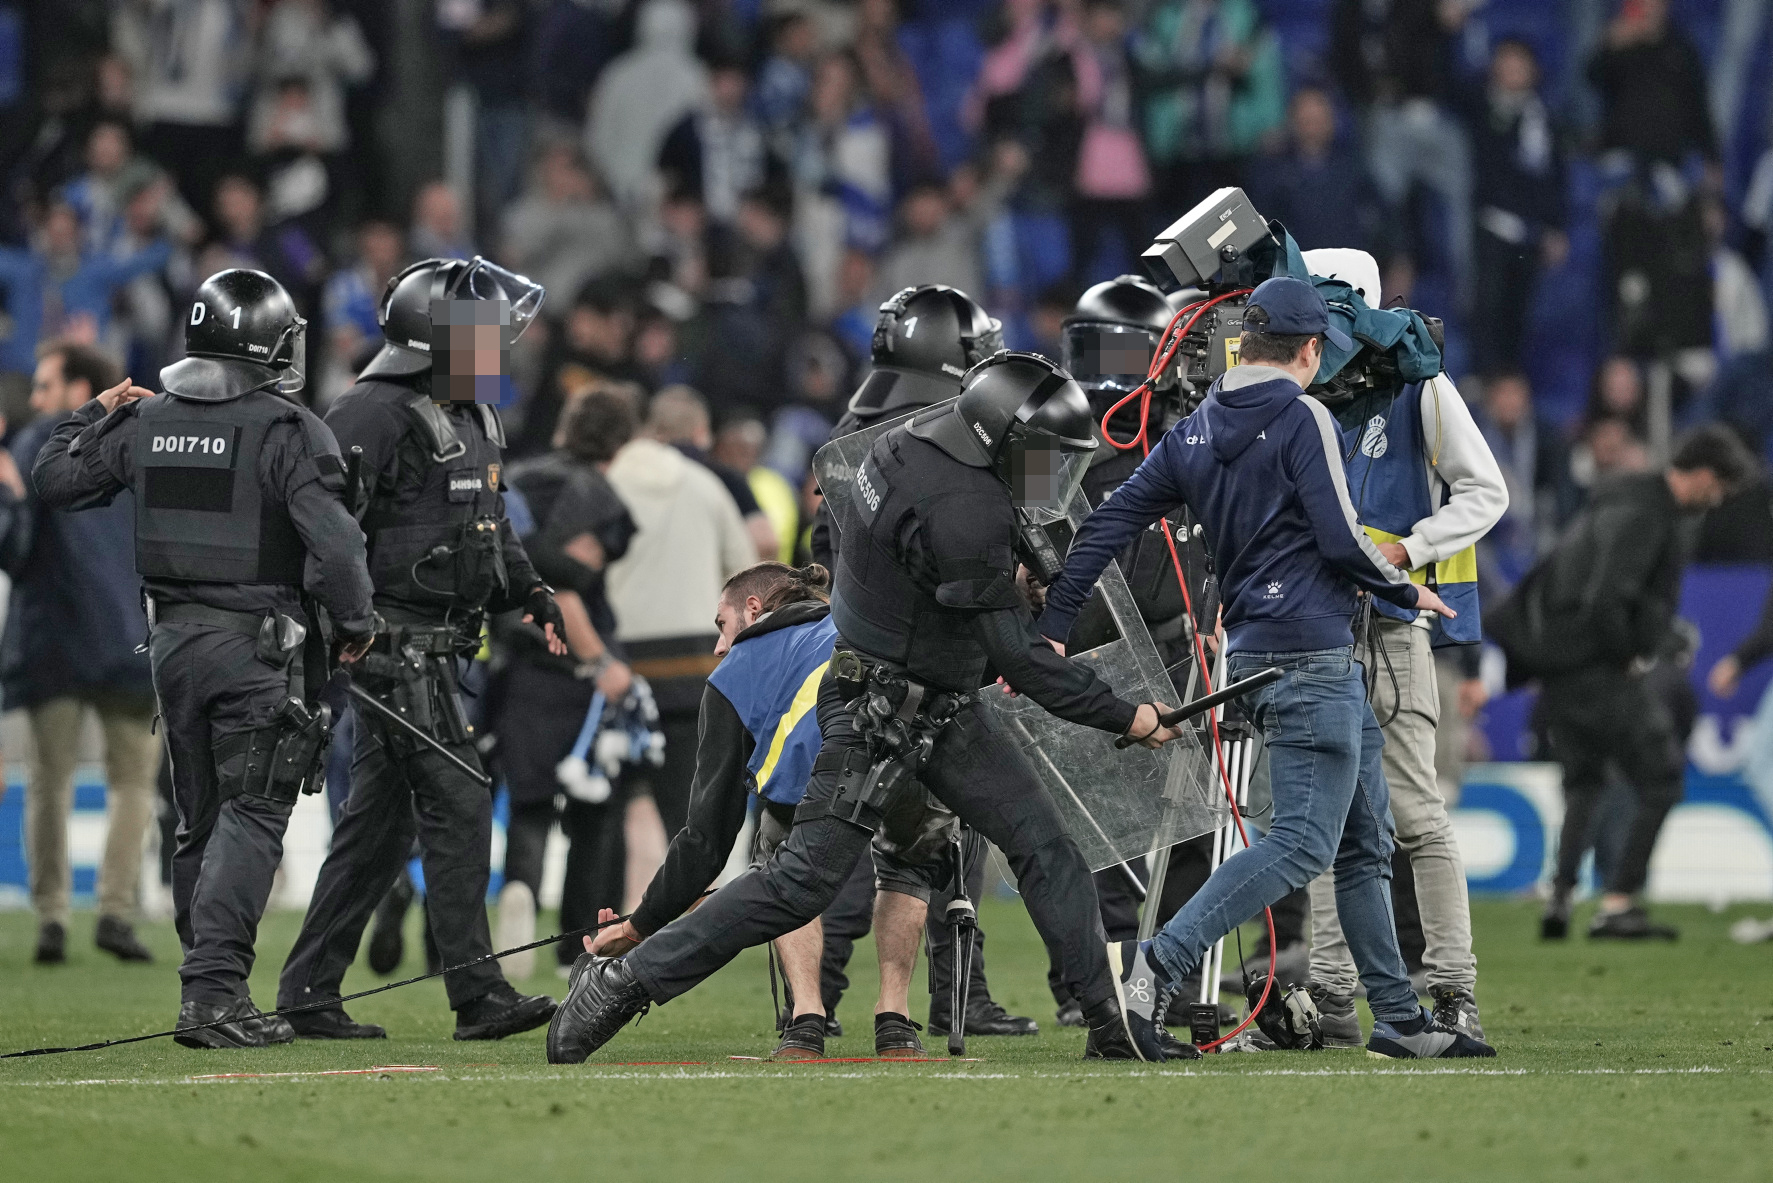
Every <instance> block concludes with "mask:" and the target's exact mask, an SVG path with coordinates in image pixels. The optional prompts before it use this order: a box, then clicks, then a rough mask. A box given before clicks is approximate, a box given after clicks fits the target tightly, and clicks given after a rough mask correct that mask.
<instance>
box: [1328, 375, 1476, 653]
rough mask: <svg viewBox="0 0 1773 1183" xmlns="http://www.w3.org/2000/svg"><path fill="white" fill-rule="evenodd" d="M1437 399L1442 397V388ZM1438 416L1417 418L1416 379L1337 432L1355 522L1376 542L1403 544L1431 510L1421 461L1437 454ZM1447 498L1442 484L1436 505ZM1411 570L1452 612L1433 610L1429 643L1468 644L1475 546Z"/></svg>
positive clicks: (1395, 612)
mask: <svg viewBox="0 0 1773 1183" xmlns="http://www.w3.org/2000/svg"><path fill="white" fill-rule="evenodd" d="M1440 397H1446V395H1445V394H1444V393H1442V394H1441V395H1440ZM1439 427H1440V425H1439V424H1438V423H1437V422H1434V421H1432V419H1431V420H1430V421H1429V422H1424V421H1423V415H1422V384H1421V383H1420V382H1412V383H1410V384H1409V385H1408V386H1406V387H1404V389H1403V391H1402V392H1401V393H1400V394H1399V395H1398V396H1397V397H1396V398H1394V399H1392V400H1391V403H1390V404H1389V405H1386V406H1381V407H1379V408H1378V409H1377V410H1373V409H1369V410H1368V411H1367V413H1365V414H1364V415H1363V416H1362V417H1361V418H1360V420H1359V421H1358V422H1356V423H1355V424H1354V425H1353V426H1352V427H1346V426H1345V427H1344V428H1343V432H1342V452H1343V457H1344V461H1345V463H1346V465H1347V471H1348V497H1349V500H1351V501H1353V502H1354V510H1355V513H1356V514H1358V515H1359V517H1360V523H1361V526H1362V527H1363V528H1364V529H1365V530H1366V531H1367V534H1368V535H1369V536H1370V537H1371V538H1372V539H1373V541H1375V542H1402V541H1403V540H1404V539H1405V538H1407V537H1409V535H1410V532H1411V531H1412V530H1413V529H1414V528H1415V525H1416V523H1417V522H1419V521H1421V520H1422V519H1423V518H1425V517H1428V516H1429V515H1430V514H1432V513H1433V512H1434V511H1435V510H1436V509H1437V508H1438V506H1436V505H1434V503H1433V502H1432V500H1431V499H1430V496H1429V491H1428V488H1429V487H1428V466H1429V463H1430V461H1431V459H1432V458H1434V457H1435V456H1436V455H1437V454H1438V452H1439V444H1438V440H1439ZM1446 496H1448V493H1447V491H1446V489H1445V488H1444V487H1443V489H1442V497H1443V504H1444V503H1445V500H1444V499H1445V497H1446ZM1430 574H1431V572H1430V571H1429V569H1428V568H1426V567H1425V568H1422V569H1420V570H1416V571H1412V572H1410V578H1411V579H1413V580H1415V581H1416V582H1417V583H1424V584H1426V583H1430V582H1432V583H1433V585H1434V587H1435V590H1436V591H1437V592H1439V593H1440V597H1441V599H1443V600H1445V601H1446V602H1447V605H1448V606H1449V607H1451V608H1452V609H1453V610H1454V611H1455V612H1457V613H1459V615H1458V617H1456V618H1455V619H1453V620H1447V619H1446V618H1444V617H1440V616H1436V617H1435V618H1434V625H1433V628H1432V630H1431V633H1430V635H1431V637H1432V643H1433V644H1434V645H1435V647H1437V648H1438V647H1440V646H1442V645H1470V644H1475V643H1477V641H1478V640H1479V639H1481V637H1482V635H1483V625H1482V622H1481V620H1480V619H1479V616H1478V589H1477V549H1476V547H1469V546H1468V547H1466V548H1465V549H1464V550H1462V551H1460V552H1459V553H1458V554H1456V555H1453V556H1452V557H1451V558H1448V559H1443V560H1442V561H1440V562H1438V563H1435V564H1433V571H1432V575H1433V579H1432V581H1431V580H1430V578H1429V576H1430ZM1373 606H1374V607H1375V608H1376V609H1377V610H1378V611H1379V612H1380V613H1381V614H1383V615H1385V616H1389V617H1391V618H1392V619H1393V620H1414V619H1415V618H1416V613H1415V612H1413V611H1411V610H1410V609H1408V608H1399V607H1397V606H1396V605H1395V604H1392V603H1390V602H1388V601H1385V600H1378V599H1375V600H1374V602H1373Z"/></svg>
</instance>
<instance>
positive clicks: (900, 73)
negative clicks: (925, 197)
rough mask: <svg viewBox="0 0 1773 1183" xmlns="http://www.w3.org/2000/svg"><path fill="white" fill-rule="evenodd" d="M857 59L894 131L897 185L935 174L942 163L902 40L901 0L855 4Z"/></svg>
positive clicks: (864, 79)
mask: <svg viewBox="0 0 1773 1183" xmlns="http://www.w3.org/2000/svg"><path fill="white" fill-rule="evenodd" d="M855 54H856V60H857V61H858V62H860V63H861V65H862V85H863V87H864V89H866V90H867V92H868V96H869V98H871V99H872V100H873V101H874V105H875V106H876V107H877V108H878V109H879V110H880V112H881V114H882V115H883V116H884V117H885V118H886V120H887V122H888V125H889V126H890V127H891V129H892V135H893V170H894V171H893V179H894V182H895V186H896V187H904V186H905V185H907V184H909V183H911V182H912V181H914V180H921V179H923V178H926V177H930V176H934V175H936V173H937V172H938V171H939V170H940V168H941V160H940V159H939V157H938V156H937V153H936V141H935V138H934V137H933V136H932V135H931V134H930V121H929V113H928V111H927V110H926V108H925V106H924V96H923V88H922V87H921V86H920V85H919V84H918V81H917V69H916V67H914V66H913V65H912V62H911V58H910V56H909V55H907V54H906V52H905V50H904V48H903V47H902V46H901V45H900V44H899V5H898V0H860V3H858V4H857V6H856V44H855Z"/></svg>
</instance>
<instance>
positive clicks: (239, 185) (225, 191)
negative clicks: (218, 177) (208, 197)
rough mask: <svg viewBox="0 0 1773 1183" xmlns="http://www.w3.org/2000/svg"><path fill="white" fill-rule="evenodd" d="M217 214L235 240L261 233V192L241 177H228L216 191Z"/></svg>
mask: <svg viewBox="0 0 1773 1183" xmlns="http://www.w3.org/2000/svg"><path fill="white" fill-rule="evenodd" d="M215 214H216V217H217V218H219V219H221V223H222V225H223V226H225V227H227V229H228V233H229V234H230V235H231V236H233V237H234V238H237V239H240V238H253V237H256V236H257V234H258V232H259V191H258V190H257V189H255V188H254V187H253V186H252V185H251V183H249V182H247V181H244V180H242V179H240V178H239V177H228V178H227V179H226V180H224V181H223V182H222V183H221V184H220V185H218V186H216V191H215Z"/></svg>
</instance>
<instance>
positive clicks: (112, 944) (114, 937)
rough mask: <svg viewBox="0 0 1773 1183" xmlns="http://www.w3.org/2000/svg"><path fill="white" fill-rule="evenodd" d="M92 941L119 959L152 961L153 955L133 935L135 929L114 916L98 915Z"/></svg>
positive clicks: (125, 921) (127, 922)
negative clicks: (96, 927)
mask: <svg viewBox="0 0 1773 1183" xmlns="http://www.w3.org/2000/svg"><path fill="white" fill-rule="evenodd" d="M93 943H94V944H95V945H97V946H98V947H99V948H101V949H103V950H104V951H105V952H107V953H115V954H116V955H117V959H118V960H119V961H144V962H145V961H152V960H154V955H153V954H152V953H150V952H149V951H148V947H147V946H146V945H144V944H142V942H141V939H140V938H139V937H137V936H136V935H135V929H134V928H133V927H132V926H131V925H130V923H129V921H127V920H119V919H118V918H117V917H115V916H100V917H99V922H98V933H97V934H96V935H95V936H94V938H93Z"/></svg>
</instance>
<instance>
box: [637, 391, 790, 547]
mask: <svg viewBox="0 0 1773 1183" xmlns="http://www.w3.org/2000/svg"><path fill="white" fill-rule="evenodd" d="M647 431H648V433H649V434H650V435H651V436H652V437H653V438H654V439H656V440H658V441H660V442H661V443H666V444H670V445H671V446H672V447H674V448H676V449H677V450H678V451H679V452H682V453H683V454H684V455H685V456H688V457H689V458H690V459H691V460H694V461H695V462H696V463H698V464H700V465H702V466H703V467H704V468H706V469H707V470H708V471H709V472H711V473H713V474H714V475H715V476H717V477H719V478H720V483H721V484H722V485H723V486H725V488H726V491H727V495H728V496H729V497H731V498H732V499H733V504H734V505H736V506H738V507H739V517H740V518H741V519H743V521H744V523H745V531H746V533H748V534H749V535H750V536H751V541H752V543H753V544H754V545H755V546H756V547H757V555H756V557H757V559H759V560H761V559H767V558H769V557H770V556H771V555H773V554H774V553H775V552H776V545H777V542H776V532H775V530H774V528H773V527H772V525H771V521H770V519H769V517H768V516H767V515H766V514H765V513H764V512H763V507H762V506H761V505H759V504H758V503H757V497H756V496H755V495H754V494H753V493H752V492H751V484H750V482H749V481H748V480H747V479H746V469H745V468H733V467H729V466H728V465H726V464H723V463H721V462H720V461H718V460H716V459H715V458H714V456H713V454H712V453H713V450H714V424H713V420H712V419H711V418H710V417H709V414H708V401H707V400H706V399H704V398H703V397H702V396H701V395H699V394H697V393H696V392H695V391H694V390H692V389H690V388H689V387H688V386H667V387H666V388H665V389H664V390H661V391H659V393H658V394H655V395H654V396H653V401H652V404H651V410H650V411H649V413H648V416H647ZM755 462H756V460H755V457H753V458H752V463H755ZM747 468H749V465H747Z"/></svg>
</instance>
